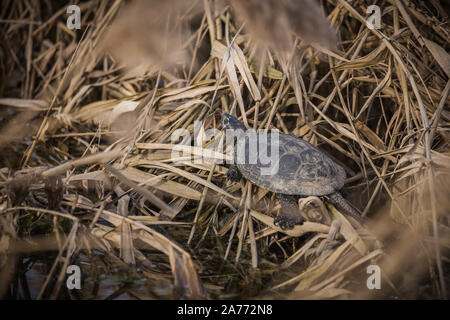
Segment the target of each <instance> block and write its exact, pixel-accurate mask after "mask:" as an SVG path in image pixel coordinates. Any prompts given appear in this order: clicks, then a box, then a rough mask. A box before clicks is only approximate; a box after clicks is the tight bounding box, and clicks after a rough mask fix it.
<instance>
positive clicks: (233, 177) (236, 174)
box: [227, 164, 242, 182]
mask: <svg viewBox="0 0 450 320" xmlns="http://www.w3.org/2000/svg"><path fill="white" fill-rule="evenodd" d="M241 178H242V173H241V172H240V171H239V169H238V167H237V166H236V165H234V164H232V165H230V167H229V168H228V171H227V180H230V181H234V182H238V181H240V180H241Z"/></svg>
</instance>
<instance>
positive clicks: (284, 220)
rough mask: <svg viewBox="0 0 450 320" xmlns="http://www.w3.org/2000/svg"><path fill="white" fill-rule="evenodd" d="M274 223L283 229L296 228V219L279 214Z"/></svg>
mask: <svg viewBox="0 0 450 320" xmlns="http://www.w3.org/2000/svg"><path fill="white" fill-rule="evenodd" d="M273 224H274V225H275V226H277V227H280V228H281V229H282V230H289V229H292V228H294V225H295V221H294V219H292V218H289V217H284V216H278V217H276V218H275V219H274V220H273Z"/></svg>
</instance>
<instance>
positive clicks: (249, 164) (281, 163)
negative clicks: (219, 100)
mask: <svg viewBox="0 0 450 320" xmlns="http://www.w3.org/2000/svg"><path fill="white" fill-rule="evenodd" d="M272 135H274V134H273V133H268V134H267V135H265V136H262V135H260V134H257V137H258V138H257V139H258V149H257V150H255V148H254V144H253V149H252V148H250V146H249V141H250V140H251V139H249V138H248V136H245V137H242V138H240V139H239V140H238V143H237V145H236V149H235V151H236V152H237V154H240V155H245V160H244V161H242V156H241V158H240V159H239V157H236V161H237V167H238V168H239V171H241V173H242V174H243V176H245V177H246V178H247V179H248V180H250V181H251V182H253V183H255V184H256V185H258V186H260V187H262V188H264V189H267V190H270V191H272V192H275V193H281V194H288V195H301V196H323V195H327V194H330V193H333V192H335V191H337V190H340V189H341V188H342V187H343V186H344V182H345V177H346V175H345V171H344V169H343V168H342V167H341V166H339V165H338V164H337V163H335V162H334V161H333V160H331V159H330V158H329V157H328V156H326V155H325V154H324V153H323V152H321V151H320V150H319V149H317V148H316V147H315V146H313V145H312V144H310V143H308V142H306V141H304V140H302V139H298V138H295V137H293V136H290V135H285V134H276V135H277V136H278V139H276V137H274V139H272ZM261 137H263V138H261ZM266 137H267V138H266ZM263 140H264V141H263ZM261 141H263V142H262V143H261ZM264 148H266V150H264ZM277 148H278V149H277ZM276 150H278V154H277V153H276ZM255 153H256V154H255ZM261 153H264V154H263V155H262V154H261ZM272 154H273V155H274V156H273V157H272V156H271V155H272ZM255 155H256V156H257V157H255ZM250 158H252V159H253V161H251V159H250ZM255 158H256V159H257V160H256V161H254V159H255ZM268 158H270V161H271V164H270V165H269V164H268V162H269V161H267V159H268ZM272 158H273V159H272ZM240 160H241V161H240ZM270 168H272V169H270Z"/></svg>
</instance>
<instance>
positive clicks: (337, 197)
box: [327, 191, 364, 222]
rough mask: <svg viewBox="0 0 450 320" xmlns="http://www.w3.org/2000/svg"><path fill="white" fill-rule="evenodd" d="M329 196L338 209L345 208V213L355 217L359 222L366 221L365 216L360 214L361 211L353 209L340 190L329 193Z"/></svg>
mask: <svg viewBox="0 0 450 320" xmlns="http://www.w3.org/2000/svg"><path fill="white" fill-rule="evenodd" d="M327 197H328V199H329V200H330V202H331V203H332V204H333V205H334V206H335V207H336V208H337V209H340V210H343V211H344V213H346V214H347V215H349V216H351V217H353V218H355V219H356V220H357V221H358V222H364V218H363V217H362V216H361V215H360V214H359V212H358V211H356V210H355V209H353V207H352V206H351V205H350V204H349V203H348V202H347V200H345V199H344V197H342V195H341V194H340V193H339V192H338V191H336V192H333V193H331V194H329V195H327Z"/></svg>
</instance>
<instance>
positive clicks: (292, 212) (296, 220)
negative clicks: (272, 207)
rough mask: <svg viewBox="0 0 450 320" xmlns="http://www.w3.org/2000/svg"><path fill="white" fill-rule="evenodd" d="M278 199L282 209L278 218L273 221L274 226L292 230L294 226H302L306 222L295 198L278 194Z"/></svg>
mask: <svg viewBox="0 0 450 320" xmlns="http://www.w3.org/2000/svg"><path fill="white" fill-rule="evenodd" d="M277 199H278V202H279V203H280V205H281V209H280V212H279V213H278V216H277V217H276V218H275V219H274V220H273V223H274V225H276V226H279V227H280V228H281V229H283V230H286V229H292V228H293V227H294V225H296V224H302V223H303V222H304V221H305V220H304V219H303V217H302V216H301V214H300V212H299V210H298V205H297V203H296V202H295V198H294V197H293V196H289V195H286V194H280V193H277Z"/></svg>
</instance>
